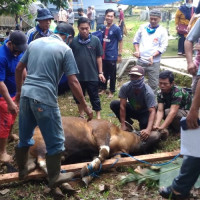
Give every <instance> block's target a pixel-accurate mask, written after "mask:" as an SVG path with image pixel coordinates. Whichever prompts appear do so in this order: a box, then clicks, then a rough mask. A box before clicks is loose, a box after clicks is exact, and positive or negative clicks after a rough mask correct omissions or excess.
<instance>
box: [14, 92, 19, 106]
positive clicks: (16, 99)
mask: <svg viewBox="0 0 200 200" xmlns="http://www.w3.org/2000/svg"><path fill="white" fill-rule="evenodd" d="M19 101H20V93H18V92H17V93H16V95H15V101H14V102H15V103H16V104H17V106H18V107H19Z"/></svg>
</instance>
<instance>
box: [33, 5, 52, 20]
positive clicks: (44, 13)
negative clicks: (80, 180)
mask: <svg viewBox="0 0 200 200" xmlns="http://www.w3.org/2000/svg"><path fill="white" fill-rule="evenodd" d="M45 19H54V17H53V15H52V14H51V12H50V11H49V10H48V9H47V8H39V9H38V10H37V18H36V19H35V20H36V21H40V20H45Z"/></svg>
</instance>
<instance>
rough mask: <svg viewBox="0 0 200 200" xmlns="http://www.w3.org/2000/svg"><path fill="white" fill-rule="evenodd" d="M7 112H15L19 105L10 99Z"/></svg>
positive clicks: (17, 110)
mask: <svg viewBox="0 0 200 200" xmlns="http://www.w3.org/2000/svg"><path fill="white" fill-rule="evenodd" d="M8 112H10V113H12V114H17V113H18V112H19V107H18V106H17V104H16V103H15V102H14V101H12V102H11V103H10V104H8Z"/></svg>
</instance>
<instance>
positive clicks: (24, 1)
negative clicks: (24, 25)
mask: <svg viewBox="0 0 200 200" xmlns="http://www.w3.org/2000/svg"><path fill="white" fill-rule="evenodd" d="M33 1H34V0H0V15H3V14H4V15H20V14H22V13H24V11H25V10H27V9H28V5H29V4H31V3H32V2H33Z"/></svg>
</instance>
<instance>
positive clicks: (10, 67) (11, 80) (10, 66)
mask: <svg viewBox="0 0 200 200" xmlns="http://www.w3.org/2000/svg"><path fill="white" fill-rule="evenodd" d="M7 42H8V40H7V41H5V43H4V45H3V46H1V47H0V81H3V82H4V84H5V85H6V87H7V89H8V92H9V94H10V96H11V97H14V96H15V94H16V83H15V69H16V66H17V64H18V62H19V61H20V59H21V57H22V55H23V53H21V54H20V55H19V56H17V57H15V56H14V55H13V54H12V53H11V51H10V50H9V49H8V47H7V46H6V43H7ZM0 97H2V96H1V95H0Z"/></svg>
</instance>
